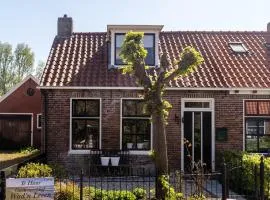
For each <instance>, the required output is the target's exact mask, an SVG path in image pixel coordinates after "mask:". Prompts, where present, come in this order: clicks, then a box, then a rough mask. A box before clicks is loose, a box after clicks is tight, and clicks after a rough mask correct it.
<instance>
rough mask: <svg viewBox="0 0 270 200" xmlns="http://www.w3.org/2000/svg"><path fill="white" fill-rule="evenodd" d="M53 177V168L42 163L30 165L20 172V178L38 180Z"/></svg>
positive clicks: (22, 168)
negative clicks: (38, 178)
mask: <svg viewBox="0 0 270 200" xmlns="http://www.w3.org/2000/svg"><path fill="white" fill-rule="evenodd" d="M50 176H52V168H51V167H50V166H49V165H45V164H41V163H28V164H27V165H25V166H23V167H21V168H20V169H19V171H18V174H17V177H18V178H37V177H50Z"/></svg>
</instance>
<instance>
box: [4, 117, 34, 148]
mask: <svg viewBox="0 0 270 200" xmlns="http://www.w3.org/2000/svg"><path fill="white" fill-rule="evenodd" d="M0 115H30V116H31V142H30V143H31V146H33V145H34V113H0Z"/></svg>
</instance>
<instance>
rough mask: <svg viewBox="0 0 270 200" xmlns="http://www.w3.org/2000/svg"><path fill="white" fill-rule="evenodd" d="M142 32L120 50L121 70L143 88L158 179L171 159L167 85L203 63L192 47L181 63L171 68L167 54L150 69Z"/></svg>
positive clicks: (130, 35)
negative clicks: (146, 59) (165, 96)
mask: <svg viewBox="0 0 270 200" xmlns="http://www.w3.org/2000/svg"><path fill="white" fill-rule="evenodd" d="M143 35H144V34H143V33H142V32H132V31H131V32H128V33H127V34H126V36H125V40H124V43H123V45H122V47H121V52H120V56H121V58H122V60H123V61H124V63H126V66H124V67H122V68H121V69H122V72H123V73H129V74H131V75H133V76H134V77H135V78H136V81H137V83H138V84H139V85H140V86H142V87H143V88H144V93H143V95H144V100H145V102H146V109H147V111H148V112H149V113H150V114H151V115H152V123H153V144H154V145H153V146H154V153H155V165H156V170H157V174H158V176H159V177H161V176H162V175H167V174H168V156H167V139H166V124H167V118H168V115H169V110H170V108H171V105H170V103H169V102H168V101H166V100H164V99H163V95H164V89H165V87H166V85H167V84H168V83H169V82H170V81H172V80H174V79H176V78H178V77H180V76H186V75H188V74H189V73H191V72H193V71H194V70H195V69H196V68H197V66H198V65H200V64H201V63H202V62H203V58H202V56H201V54H200V53H199V52H197V51H196V50H195V49H194V48H192V47H186V48H184V50H183V52H182V53H181V55H180V60H178V61H175V62H174V64H173V66H172V67H169V65H170V63H169V61H168V59H167V57H166V55H162V56H161V58H160V67H159V68H158V69H155V71H154V70H153V69H150V68H149V67H148V66H146V65H145V58H146V56H147V50H146V49H144V47H143V43H142V39H143ZM158 180H159V181H158V183H157V185H158V187H157V189H158V191H156V196H157V198H158V199H164V196H165V193H164V191H162V189H161V188H162V183H161V180H160V179H158Z"/></svg>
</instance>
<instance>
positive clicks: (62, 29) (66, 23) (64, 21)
mask: <svg viewBox="0 0 270 200" xmlns="http://www.w3.org/2000/svg"><path fill="white" fill-rule="evenodd" d="M72 32H73V20H72V17H68V16H67V15H66V14H65V15H64V16H63V17H59V18H58V21H57V36H59V37H69V36H71V34H72Z"/></svg>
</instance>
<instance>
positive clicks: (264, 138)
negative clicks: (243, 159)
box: [245, 100, 270, 153]
mask: <svg viewBox="0 0 270 200" xmlns="http://www.w3.org/2000/svg"><path fill="white" fill-rule="evenodd" d="M245 139H246V141H245V144H246V151H248V152H254V153H270V101H267V100H259V101H254V100H252V101H251V100H247V101H245Z"/></svg>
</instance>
